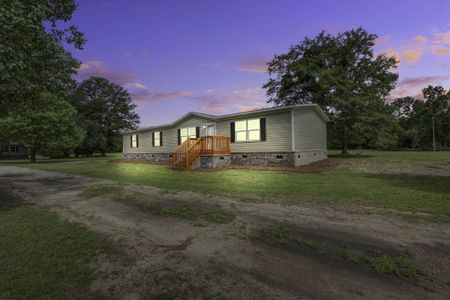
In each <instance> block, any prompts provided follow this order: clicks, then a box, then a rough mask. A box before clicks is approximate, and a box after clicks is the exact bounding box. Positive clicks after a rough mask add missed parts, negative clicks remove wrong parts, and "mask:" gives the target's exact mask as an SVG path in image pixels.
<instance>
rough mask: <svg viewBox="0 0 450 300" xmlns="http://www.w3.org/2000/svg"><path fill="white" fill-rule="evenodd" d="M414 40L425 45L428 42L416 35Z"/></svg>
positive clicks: (425, 38)
mask: <svg viewBox="0 0 450 300" xmlns="http://www.w3.org/2000/svg"><path fill="white" fill-rule="evenodd" d="M414 40H415V41H416V42H419V43H425V42H426V41H428V39H427V37H425V36H423V35H416V36H415V37H414Z"/></svg>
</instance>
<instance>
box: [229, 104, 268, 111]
mask: <svg viewBox="0 0 450 300" xmlns="http://www.w3.org/2000/svg"><path fill="white" fill-rule="evenodd" d="M236 107H237V108H238V109H239V111H251V110H255V109H259V108H263V107H264V106H261V105H258V104H253V105H251V104H250V105H241V104H236Z"/></svg>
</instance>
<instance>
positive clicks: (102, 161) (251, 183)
mask: <svg viewBox="0 0 450 300" xmlns="http://www.w3.org/2000/svg"><path fill="white" fill-rule="evenodd" d="M354 153H359V154H360V155H357V156H354V159H344V162H343V164H344V166H346V167H344V168H339V169H337V170H333V171H328V172H324V173H320V174H319V173H309V174H308V173H286V172H277V171H252V170H225V171H217V172H201V171H200V172H198V171H197V172H183V171H177V170H172V169H170V168H168V167H167V166H161V165H152V164H125V163H115V162H111V161H110V158H109V159H107V158H95V159H80V160H75V159H73V160H69V161H60V162H58V161H57V160H56V161H44V162H41V163H38V164H24V165H25V166H28V167H32V168H35V169H41V170H48V171H57V172H66V173H76V174H83V175H87V176H92V177H100V178H106V179H111V180H115V181H119V182H123V183H135V184H144V185H150V186H155V187H160V188H164V189H169V190H178V191H197V192H204V193H209V194H214V195H224V196H236V197H240V198H242V199H247V200H248V199H252V200H258V199H259V200H260V199H261V198H264V199H268V200H271V199H277V200H284V201H287V202H291V203H298V202H303V201H311V202H315V203H326V204H328V205H330V204H332V205H337V206H338V205H345V206H347V207H352V206H364V207H375V208H384V209H393V210H395V213H400V214H406V215H408V216H412V217H413V218H414V216H415V215H417V214H426V217H429V218H432V219H435V220H441V221H450V177H449V176H426V175H405V174H393V173H390V172H388V171H386V172H385V173H383V172H382V173H379V172H378V173H364V172H361V171H358V172H356V171H353V170H352V166H355V165H362V164H367V163H369V164H375V165H383V164H389V163H393V162H394V163H398V164H400V165H404V166H408V167H411V166H414V165H415V164H432V165H433V166H439V165H446V166H448V164H450V153H449V152H437V153H432V152H413V151H402V152H400V151H399V152H380V151H354ZM331 154H332V156H333V155H337V152H333V151H332V152H331ZM8 163H9V162H8ZM17 163H19V162H14V164H17Z"/></svg>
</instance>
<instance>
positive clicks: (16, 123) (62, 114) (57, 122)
mask: <svg viewBox="0 0 450 300" xmlns="http://www.w3.org/2000/svg"><path fill="white" fill-rule="evenodd" d="M76 116H77V112H76V110H75V109H74V108H73V107H72V106H71V105H70V104H69V103H68V102H67V100H65V99H63V98H60V97H58V96H55V95H54V94H51V93H42V94H41V95H39V97H37V98H36V99H34V101H32V102H30V103H28V104H27V108H26V109H25V110H24V111H23V112H22V113H21V114H15V115H10V116H8V117H4V118H0V127H1V128H4V129H5V130H2V131H0V138H6V139H10V140H15V141H17V142H20V143H22V144H23V145H24V146H25V147H27V148H28V149H29V153H30V159H31V162H36V154H37V153H38V152H39V151H44V152H47V153H57V152H59V153H61V154H62V152H63V151H64V150H68V149H73V148H74V147H76V146H77V145H78V144H79V143H80V142H81V140H82V139H83V136H84V132H83V130H81V129H80V128H79V127H78V126H77V123H76Z"/></svg>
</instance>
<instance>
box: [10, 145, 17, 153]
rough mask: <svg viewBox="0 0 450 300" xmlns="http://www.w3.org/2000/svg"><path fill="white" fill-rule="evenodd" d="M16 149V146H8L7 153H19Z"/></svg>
mask: <svg viewBox="0 0 450 300" xmlns="http://www.w3.org/2000/svg"><path fill="white" fill-rule="evenodd" d="M17 148H18V147H17V146H9V152H11V153H13V152H19V151H16V150H19V149H17Z"/></svg>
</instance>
